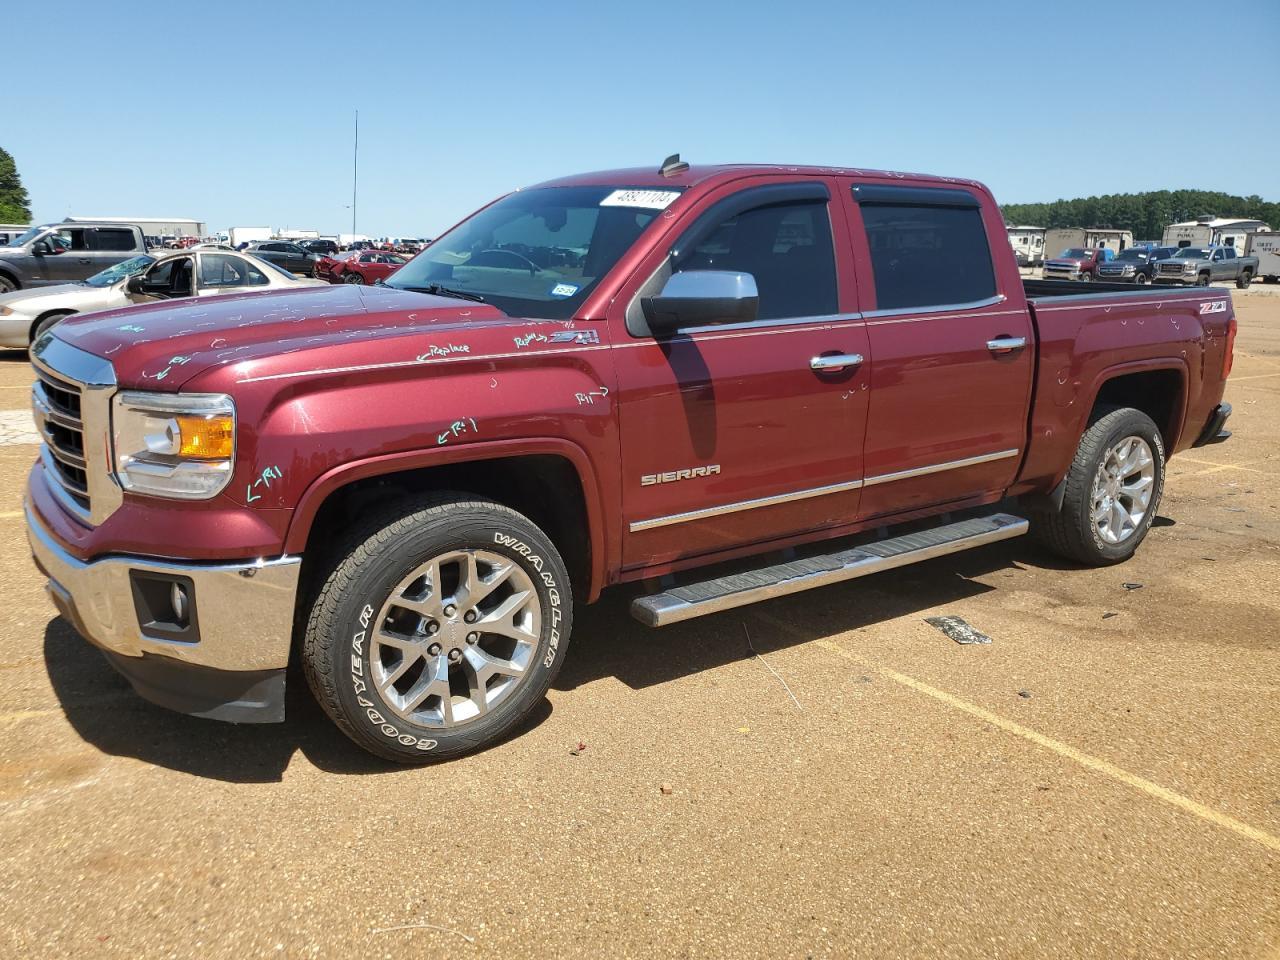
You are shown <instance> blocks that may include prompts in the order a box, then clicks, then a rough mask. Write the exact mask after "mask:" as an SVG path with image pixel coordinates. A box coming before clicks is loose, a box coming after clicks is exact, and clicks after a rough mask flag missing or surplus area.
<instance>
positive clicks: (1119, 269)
mask: <svg viewBox="0 0 1280 960" xmlns="http://www.w3.org/2000/svg"><path fill="white" fill-rule="evenodd" d="M1177 252H1178V248H1177V247H1155V248H1147V247H1130V248H1129V249H1128V250H1121V251H1120V252H1119V253H1118V254H1116V258H1115V259H1114V260H1111V261H1109V262H1107V263H1102V264H1099V265H1098V276H1097V279H1099V280H1106V281H1108V282H1110V283H1138V284H1142V283H1150V282H1151V278H1152V277H1153V276H1154V274H1155V271H1156V262H1157V261H1160V260H1163V259H1165V258H1166V257H1172V256H1173V255H1174V254H1175V253H1177Z"/></svg>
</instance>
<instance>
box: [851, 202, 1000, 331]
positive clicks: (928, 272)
mask: <svg viewBox="0 0 1280 960" xmlns="http://www.w3.org/2000/svg"><path fill="white" fill-rule="evenodd" d="M861 209H862V222H863V225H864V226H865V227H866V231H867V243H868V245H869V246H870V247H871V265H872V269H873V270H874V272H875V280H876V307H877V308H878V309H880V310H897V309H903V308H908V307H936V306H943V305H946V304H953V303H972V302H974V301H976V300H986V299H987V298H988V297H992V296H995V292H996V278H995V272H994V271H993V270H992V267H991V250H990V247H989V245H988V243H987V232H986V230H985V229H984V228H983V225H982V213H981V211H979V210H978V209H976V208H974V207H950V206H948V207H942V206H938V207H931V206H908V205H905V204H904V205H898V204H888V203H885V204H881V203H863V204H862V205H861Z"/></svg>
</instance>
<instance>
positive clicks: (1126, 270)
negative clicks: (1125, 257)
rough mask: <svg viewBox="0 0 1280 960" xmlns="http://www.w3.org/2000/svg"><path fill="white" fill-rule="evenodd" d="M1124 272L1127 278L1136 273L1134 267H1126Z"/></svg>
mask: <svg viewBox="0 0 1280 960" xmlns="http://www.w3.org/2000/svg"><path fill="white" fill-rule="evenodd" d="M1122 272H1123V273H1124V275H1125V276H1126V277H1127V276H1128V275H1129V274H1131V273H1133V272H1134V268H1133V267H1128V266H1126V267H1124V269H1123V270H1122Z"/></svg>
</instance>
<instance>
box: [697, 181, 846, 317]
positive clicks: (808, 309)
mask: <svg viewBox="0 0 1280 960" xmlns="http://www.w3.org/2000/svg"><path fill="white" fill-rule="evenodd" d="M674 269H675V270H676V271H677V272H679V271H684V270H738V271H742V272H743V273H749V274H751V275H752V276H753V277H755V279H756V287H757V288H758V289H759V291H760V312H759V314H758V316H759V318H760V319H761V320H777V319H781V318H783V317H816V316H824V315H827V314H832V313H835V312H836V310H837V302H836V264H835V255H834V253H833V251H832V249H831V221H830V219H829V218H828V216H827V208H826V205H825V204H823V203H814V202H808V203H790V204H776V205H773V206H768V207H757V208H756V209H755V210H747V211H745V212H744V213H740V214H737V215H736V216H733V217H730V218H729V219H728V220H725V221H724V222H723V223H722V224H720V226H719V227H717V228H716V230H715V231H714V232H713V233H711V234H710V235H709V236H708V237H707V238H706V239H705V240H703V241H702V242H701V243H700V244H698V245H697V246H696V247H694V248H693V249H692V250H691V251H689V253H688V254H686V255H685V256H684V257H682V258H681V260H680V262H679V263H677V264H674Z"/></svg>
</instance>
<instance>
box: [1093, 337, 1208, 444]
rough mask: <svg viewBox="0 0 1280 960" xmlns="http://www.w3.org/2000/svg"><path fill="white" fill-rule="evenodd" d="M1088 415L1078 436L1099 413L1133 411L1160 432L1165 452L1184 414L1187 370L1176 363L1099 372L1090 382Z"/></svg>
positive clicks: (1146, 363) (1143, 364)
mask: <svg viewBox="0 0 1280 960" xmlns="http://www.w3.org/2000/svg"><path fill="white" fill-rule="evenodd" d="M1091 394H1092V397H1093V399H1092V402H1091V403H1090V404H1089V406H1088V407H1087V408H1086V409H1087V410H1088V415H1087V417H1086V419H1085V420H1084V422H1082V423H1081V424H1080V427H1079V432H1080V433H1081V434H1083V433H1084V431H1085V430H1086V429H1087V428H1088V426H1089V424H1091V423H1093V421H1094V420H1096V419H1097V418H1098V416H1099V411H1100V410H1106V409H1110V408H1113V407H1133V408H1134V409H1135V410H1141V411H1142V412H1143V413H1145V414H1146V415H1147V416H1149V417H1150V418H1151V419H1152V420H1153V421H1155V424H1156V426H1157V427H1159V429H1160V437H1161V439H1162V440H1163V441H1164V446H1165V450H1166V451H1171V450H1173V449H1174V448H1175V446H1176V445H1177V442H1178V438H1179V437H1180V436H1181V435H1182V429H1183V425H1184V422H1185V420H1186V413H1187V368H1186V364H1185V362H1183V361H1180V360H1174V359H1172V358H1170V359H1168V360H1162V361H1154V362H1152V361H1139V362H1137V363H1129V364H1120V365H1117V366H1114V367H1108V368H1107V369H1106V370H1103V371H1102V372H1101V373H1100V374H1099V375H1098V378H1097V379H1096V380H1095V381H1094V384H1093V389H1092V391H1091Z"/></svg>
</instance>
